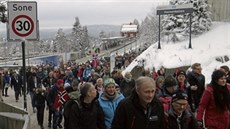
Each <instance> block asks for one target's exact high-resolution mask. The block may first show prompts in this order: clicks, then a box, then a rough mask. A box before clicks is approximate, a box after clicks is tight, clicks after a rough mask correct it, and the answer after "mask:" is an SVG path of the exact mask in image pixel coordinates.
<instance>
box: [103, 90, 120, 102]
mask: <svg viewBox="0 0 230 129" xmlns="http://www.w3.org/2000/svg"><path fill="white" fill-rule="evenodd" d="M104 95H105V98H107V99H109V100H113V99H114V98H116V97H117V92H115V93H114V94H113V95H109V94H107V93H106V92H104Z"/></svg>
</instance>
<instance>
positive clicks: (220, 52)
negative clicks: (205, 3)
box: [125, 22, 230, 83]
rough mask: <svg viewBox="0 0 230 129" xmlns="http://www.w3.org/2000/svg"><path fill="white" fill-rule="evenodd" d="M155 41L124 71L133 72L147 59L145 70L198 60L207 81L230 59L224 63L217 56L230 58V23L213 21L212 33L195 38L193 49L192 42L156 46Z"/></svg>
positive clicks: (172, 66)
mask: <svg viewBox="0 0 230 129" xmlns="http://www.w3.org/2000/svg"><path fill="white" fill-rule="evenodd" d="M157 44H158V43H155V44H153V45H152V46H150V47H149V48H148V49H147V50H146V51H144V52H143V53H142V54H141V55H139V56H138V57H137V58H136V60H135V61H133V62H132V63H131V64H130V65H129V67H127V69H126V70H125V71H131V70H132V69H133V68H134V67H135V66H136V65H140V64H138V62H142V60H144V67H145V69H152V67H155V68H156V69H159V68H160V67H161V66H164V67H166V68H177V67H180V66H189V65H191V64H193V63H195V62H198V63H201V65H202V67H203V74H204V75H205V77H206V83H208V82H210V76H211V73H212V71H213V70H214V69H215V68H219V67H220V66H221V65H228V66H229V67H230V61H227V62H224V63H221V62H219V61H217V60H216V58H221V57H222V58H224V56H228V57H230V23H220V22H218V23H217V22H214V23H213V25H212V28H211V30H210V31H209V32H206V33H205V34H203V35H200V36H198V37H192V49H188V45H189V41H183V42H178V43H172V42H171V43H165V42H161V47H162V49H157Z"/></svg>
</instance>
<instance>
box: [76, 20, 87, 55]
mask: <svg viewBox="0 0 230 129" xmlns="http://www.w3.org/2000/svg"><path fill="white" fill-rule="evenodd" d="M72 41H73V43H72V49H73V50H74V51H79V50H80V51H85V49H87V48H88V47H89V46H90V45H89V36H88V29H87V27H86V26H83V27H82V26H81V24H80V21H79V18H78V17H76V18H75V23H74V25H73V29H72Z"/></svg>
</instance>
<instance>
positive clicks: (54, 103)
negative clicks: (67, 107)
mask: <svg viewBox="0 0 230 129" xmlns="http://www.w3.org/2000/svg"><path fill="white" fill-rule="evenodd" d="M68 99H69V95H68V93H67V92H66V90H65V89H64V81H63V79H58V80H57V81H56V83H55V84H54V86H52V87H51V89H50V91H49V93H48V101H49V108H50V112H49V113H50V114H49V123H48V126H49V127H51V118H52V115H53V122H52V123H53V129H57V127H59V128H62V125H61V122H62V107H63V105H64V103H65V102H66V101H67V100H68Z"/></svg>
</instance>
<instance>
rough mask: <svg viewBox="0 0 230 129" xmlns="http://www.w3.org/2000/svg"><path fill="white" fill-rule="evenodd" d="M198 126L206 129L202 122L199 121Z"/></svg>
mask: <svg viewBox="0 0 230 129" xmlns="http://www.w3.org/2000/svg"><path fill="white" fill-rule="evenodd" d="M197 124H198V126H199V127H200V128H202V129H203V128H204V125H203V122H202V121H197Z"/></svg>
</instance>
